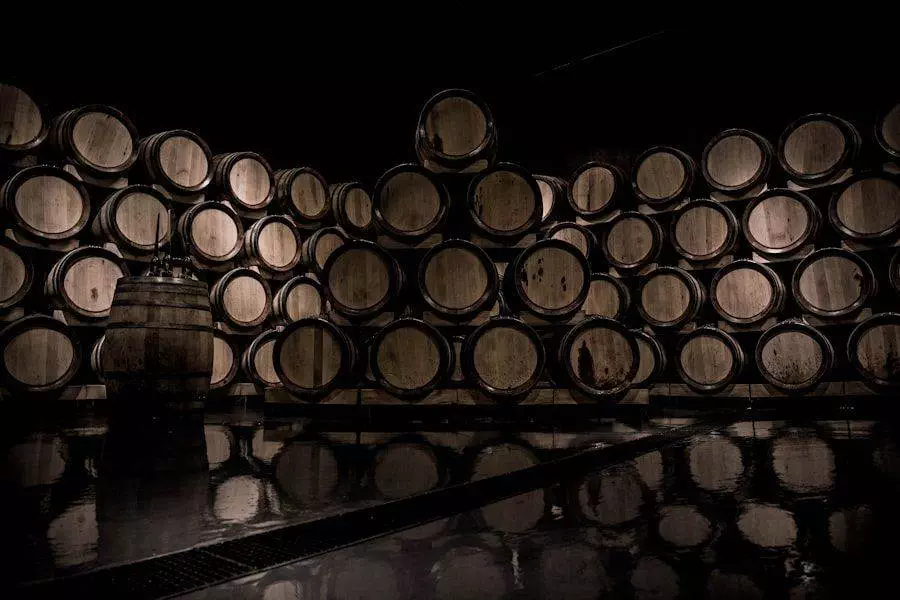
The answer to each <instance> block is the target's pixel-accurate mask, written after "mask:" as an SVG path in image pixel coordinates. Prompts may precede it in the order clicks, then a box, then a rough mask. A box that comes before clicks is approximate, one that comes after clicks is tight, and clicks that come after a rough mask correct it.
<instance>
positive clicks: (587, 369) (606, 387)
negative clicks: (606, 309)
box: [558, 317, 640, 397]
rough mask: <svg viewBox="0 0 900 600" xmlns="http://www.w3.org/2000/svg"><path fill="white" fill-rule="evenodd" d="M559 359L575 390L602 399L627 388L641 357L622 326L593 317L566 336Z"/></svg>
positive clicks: (631, 335) (561, 344)
mask: <svg viewBox="0 0 900 600" xmlns="http://www.w3.org/2000/svg"><path fill="white" fill-rule="evenodd" d="M558 360H559V364H560V365H561V366H562V367H563V370H564V372H565V374H566V377H567V378H568V380H569V381H570V382H571V383H572V384H573V385H574V386H575V387H577V388H578V389H579V390H581V391H582V392H584V393H586V394H588V395H590V396H594V397H605V396H610V395H613V394H618V393H620V392H623V391H625V390H627V389H628V386H629V385H631V382H632V380H633V379H634V376H635V375H636V374H637V370H638V366H639V360H640V355H639V350H638V346H637V342H636V341H635V339H634V335H633V334H632V333H631V332H630V331H629V330H628V329H627V328H626V327H625V326H624V325H622V324H621V323H619V322H618V321H614V320H612V319H607V318H604V317H593V318H591V319H588V320H586V321H582V322H581V323H579V324H578V325H576V326H574V327H573V328H572V329H571V330H569V332H568V333H566V335H565V336H564V337H563V339H562V342H561V343H560V346H559V357H558Z"/></svg>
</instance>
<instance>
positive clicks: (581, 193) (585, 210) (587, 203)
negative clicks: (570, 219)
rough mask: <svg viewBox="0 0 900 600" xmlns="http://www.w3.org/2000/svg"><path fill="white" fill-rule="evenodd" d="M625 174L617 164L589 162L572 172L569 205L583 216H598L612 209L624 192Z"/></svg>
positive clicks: (588, 217)
mask: <svg viewBox="0 0 900 600" xmlns="http://www.w3.org/2000/svg"><path fill="white" fill-rule="evenodd" d="M624 181H625V176H624V175H623V174H622V171H621V170H620V169H619V168H618V167H616V166H615V165H612V164H609V163H604V162H597V161H593V162H589V163H586V164H584V165H582V166H580V167H578V169H577V170H576V171H575V172H574V173H573V174H572V178H571V183H570V185H569V197H568V200H569V206H571V207H572V210H573V211H575V213H576V214H578V215H579V216H581V217H584V218H586V219H591V218H596V217H599V216H601V215H602V214H603V213H605V212H608V211H610V210H612V208H613V207H614V206H615V204H616V201H617V199H618V198H619V196H621V194H622V193H623V191H622V190H623V187H624Z"/></svg>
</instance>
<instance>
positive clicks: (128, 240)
mask: <svg viewBox="0 0 900 600" xmlns="http://www.w3.org/2000/svg"><path fill="white" fill-rule="evenodd" d="M157 228H158V229H157ZM91 229H92V233H93V234H94V235H95V236H97V237H102V238H105V239H106V240H109V241H110V242H113V243H114V244H116V246H118V247H119V248H121V249H122V250H125V251H126V252H131V253H135V254H148V253H150V252H153V251H154V250H155V249H156V247H157V244H158V245H159V247H160V248H164V247H165V246H167V245H168V244H169V240H170V239H171V237H172V218H171V216H170V215H169V197H168V196H167V195H166V194H164V193H162V192H160V191H159V190H157V189H155V188H152V187H150V186H149V185H130V186H128V187H125V188H122V189H121V190H118V191H116V192H113V193H112V194H110V196H109V198H107V199H106V201H105V202H104V203H103V206H102V207H101V208H100V211H99V212H98V213H97V216H96V217H95V218H94V223H93V226H92V228H91ZM157 231H159V237H157Z"/></svg>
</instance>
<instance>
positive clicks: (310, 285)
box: [272, 275, 325, 325]
mask: <svg viewBox="0 0 900 600" xmlns="http://www.w3.org/2000/svg"><path fill="white" fill-rule="evenodd" d="M324 295H325V292H323V291H322V284H320V283H319V282H318V281H317V280H315V279H313V278H312V277H310V276H308V275H298V276H297V277H294V278H293V279H289V280H288V281H286V282H285V283H284V285H282V286H281V288H280V289H279V290H278V293H276V294H275V296H274V297H273V298H272V314H273V315H274V317H275V320H276V321H277V322H278V323H280V324H281V325H287V324H288V323H291V322H293V321H297V320H299V319H305V318H307V317H318V316H321V315H322V312H323V311H324V309H325V300H324Z"/></svg>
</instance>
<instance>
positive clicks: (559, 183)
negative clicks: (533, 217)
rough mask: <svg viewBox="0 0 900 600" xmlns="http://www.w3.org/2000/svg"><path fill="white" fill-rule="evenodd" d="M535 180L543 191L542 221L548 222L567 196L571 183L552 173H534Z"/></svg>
mask: <svg viewBox="0 0 900 600" xmlns="http://www.w3.org/2000/svg"><path fill="white" fill-rule="evenodd" d="M534 180H535V181H536V182H537V184H538V189H540V191H541V223H546V222H547V221H548V220H549V219H550V217H551V216H553V213H554V212H555V211H556V209H557V207H559V206H560V205H561V203H562V202H563V201H564V200H565V199H566V198H567V196H568V193H569V184H568V182H567V181H566V180H564V179H560V178H559V177H553V176H552V175H534Z"/></svg>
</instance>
